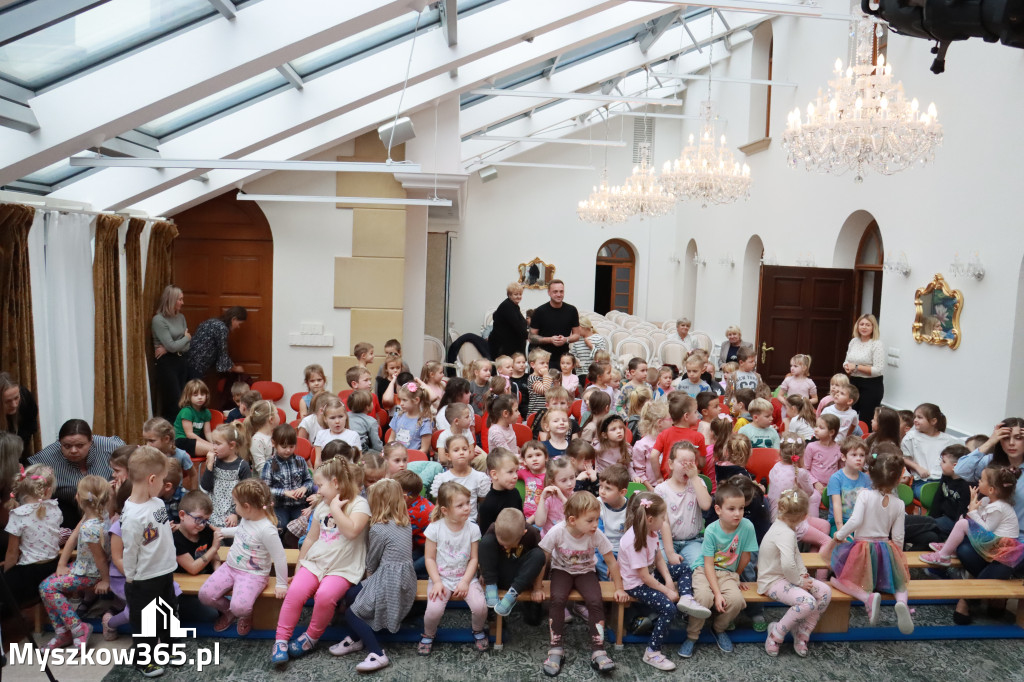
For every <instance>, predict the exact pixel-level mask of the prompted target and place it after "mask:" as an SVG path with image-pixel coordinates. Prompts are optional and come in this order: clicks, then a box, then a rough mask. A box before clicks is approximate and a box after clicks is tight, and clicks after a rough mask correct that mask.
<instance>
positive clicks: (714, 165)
mask: <svg viewBox="0 0 1024 682" xmlns="http://www.w3.org/2000/svg"><path fill="white" fill-rule="evenodd" d="M711 109H712V107H711V102H710V101H708V102H704V103H703V104H702V105H701V116H702V117H703V119H704V130H703V132H702V133H701V136H700V142H699V143H698V144H694V139H693V134H692V133H691V134H690V144H689V145H687V146H686V148H684V149H683V153H682V155H681V156H680V157H679V158H678V159H676V160H675V161H666V162H665V165H664V166H663V167H662V171H661V181H662V182H663V183H664V184H665V189H667V190H668V191H669V192H671V193H672V194H674V195H676V198H678V199H692V200H694V201H700V202H701V205H702V206H704V207H707V205H708V204H729V203H732V202H734V201H736V200H737V199H740V198H743V199H746V198H747V197H749V196H750V166H748V165H747V164H743V165H742V166H740V164H739V162H737V161H736V160H735V159H734V158H733V155H732V150H730V149H729V148H728V147H727V146H726V144H725V135H722V136H721V138H720V140H719V141H718V143H717V144H716V141H715V124H714V119H713V117H712V113H711Z"/></svg>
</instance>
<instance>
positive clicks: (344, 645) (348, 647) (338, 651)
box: [328, 637, 383, 670]
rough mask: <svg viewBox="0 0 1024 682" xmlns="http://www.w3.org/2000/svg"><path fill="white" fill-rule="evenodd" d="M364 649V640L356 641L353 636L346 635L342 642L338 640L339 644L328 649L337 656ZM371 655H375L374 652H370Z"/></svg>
mask: <svg viewBox="0 0 1024 682" xmlns="http://www.w3.org/2000/svg"><path fill="white" fill-rule="evenodd" d="M362 650H363V642H362V640H360V641H358V642H356V641H355V640H353V639H352V638H351V637H346V638H345V639H343V640H341V641H340V642H338V643H337V644H335V645H334V646H332V647H331V648H330V649H328V651H330V652H331V653H332V654H334V655H335V656H344V655H346V654H351V653H355V652H356V651H362ZM370 656H374V654H370ZM367 658H369V657H367ZM381 667H383V666H381ZM374 670H376V668H374Z"/></svg>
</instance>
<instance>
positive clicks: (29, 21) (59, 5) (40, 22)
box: [0, 0, 107, 45]
mask: <svg viewBox="0 0 1024 682" xmlns="http://www.w3.org/2000/svg"><path fill="white" fill-rule="evenodd" d="M106 1H107V0H36V1H35V2H22V3H20V4H17V5H15V6H14V7H11V8H9V9H5V10H3V11H0V45H6V44H7V43H11V42H14V41H15V40H17V39H18V38H23V37H25V36H27V35H28V34H30V33H33V32H35V31H38V30H40V29H44V28H46V27H47V26H53V25H54V24H56V23H58V22H61V21H64V20H65V19H68V18H70V17H73V16H75V15H76V14H81V13H82V12H84V11H86V10H89V9H92V8H93V7H95V6H96V5H102V4H103V3H104V2H106Z"/></svg>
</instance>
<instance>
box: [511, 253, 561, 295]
mask: <svg viewBox="0 0 1024 682" xmlns="http://www.w3.org/2000/svg"><path fill="white" fill-rule="evenodd" d="M554 278H555V266H554V265H551V264H550V263H545V262H544V261H542V260H541V259H540V258H534V259H533V260H531V261H530V262H528V263H520V264H519V283H520V284H522V285H523V287H524V288H526V289H547V288H548V283H549V282H550V281H551V280H553V279H554Z"/></svg>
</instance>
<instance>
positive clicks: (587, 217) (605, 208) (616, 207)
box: [576, 168, 629, 224]
mask: <svg viewBox="0 0 1024 682" xmlns="http://www.w3.org/2000/svg"><path fill="white" fill-rule="evenodd" d="M617 194H618V187H614V188H612V187H609V186H608V169H607V168H605V170H604V171H602V173H601V184H600V186H598V187H595V188H594V191H593V192H592V193H591V194H590V196H589V197H588V198H586V199H584V200H583V201H581V202H580V203H579V205H578V206H577V207H576V215H577V216H579V219H580V220H582V221H583V222H585V223H603V224H609V223H621V222H624V221H625V220H626V218H628V217H629V216H628V215H626V214H625V213H624V212H623V211H622V207H621V205H620V203H619V202H618V200H617V197H616V195H617Z"/></svg>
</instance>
